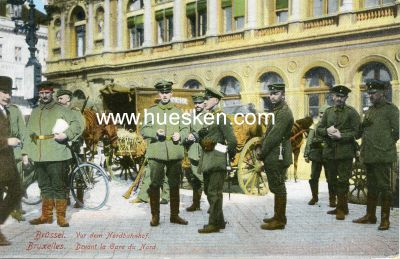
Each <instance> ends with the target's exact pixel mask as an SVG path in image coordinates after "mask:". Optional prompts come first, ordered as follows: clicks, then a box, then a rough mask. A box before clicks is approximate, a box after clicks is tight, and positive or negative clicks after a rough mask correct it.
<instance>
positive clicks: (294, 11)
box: [289, 0, 301, 22]
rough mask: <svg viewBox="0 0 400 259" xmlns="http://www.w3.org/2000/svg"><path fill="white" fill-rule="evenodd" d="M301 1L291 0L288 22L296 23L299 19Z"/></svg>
mask: <svg viewBox="0 0 400 259" xmlns="http://www.w3.org/2000/svg"><path fill="white" fill-rule="evenodd" d="M300 1H301V0H292V7H291V10H290V13H289V22H298V21H300V19H301V3H300Z"/></svg>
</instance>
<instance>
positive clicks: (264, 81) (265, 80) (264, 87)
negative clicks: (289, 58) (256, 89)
mask: <svg viewBox="0 0 400 259" xmlns="http://www.w3.org/2000/svg"><path fill="white" fill-rule="evenodd" d="M258 81H259V82H260V87H261V94H260V97H261V103H262V108H263V110H270V109H271V108H272V107H271V103H270V102H269V100H268V96H269V90H268V86H269V85H270V84H277V83H279V84H281V83H284V81H283V79H282V77H281V76H280V75H279V74H278V73H275V72H267V73H264V74H263V75H262V76H260V79H259V80H258Z"/></svg>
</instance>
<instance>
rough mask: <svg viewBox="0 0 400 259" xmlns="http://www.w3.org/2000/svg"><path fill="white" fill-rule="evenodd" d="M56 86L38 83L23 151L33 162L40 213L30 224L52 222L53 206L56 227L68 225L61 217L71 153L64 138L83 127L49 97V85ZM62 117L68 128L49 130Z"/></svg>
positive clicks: (63, 217) (50, 91)
mask: <svg viewBox="0 0 400 259" xmlns="http://www.w3.org/2000/svg"><path fill="white" fill-rule="evenodd" d="M58 86H59V85H58V84H56V83H52V82H49V81H46V82H42V83H41V84H40V85H39V102H40V103H39V106H38V107H36V108H34V109H33V110H32V113H31V116H30V118H29V121H28V124H27V134H26V138H25V142H24V147H23V153H25V154H28V155H29V157H31V158H32V160H33V161H34V163H35V170H36V173H37V175H38V183H39V188H40V191H41V197H42V215H41V216H40V217H39V218H36V219H33V220H31V221H30V223H31V224H32V225H38V224H47V223H52V222H53V208H54V207H55V209H56V215H57V224H58V225H59V226H60V227H68V226H69V224H68V222H67V220H66V218H65V216H66V215H65V214H66V210H67V195H68V192H69V189H68V186H67V184H66V183H67V181H66V178H67V177H68V175H67V170H66V167H67V165H68V160H69V159H71V158H72V156H71V151H70V150H69V149H68V147H67V146H66V141H69V140H74V139H75V138H77V137H79V135H80V134H81V133H82V131H83V129H82V128H81V124H80V123H79V121H78V120H77V118H76V116H74V114H73V113H71V110H70V109H67V108H65V107H63V106H61V105H60V104H58V103H57V102H56V101H55V100H54V99H53V92H54V89H53V88H54V87H58ZM62 120H63V121H64V123H67V124H68V128H67V129H65V128H66V127H61V128H60V129H59V130H56V129H53V128H54V126H55V125H56V121H61V122H62ZM63 130H64V131H63Z"/></svg>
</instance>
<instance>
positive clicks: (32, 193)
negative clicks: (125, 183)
mask: <svg viewBox="0 0 400 259" xmlns="http://www.w3.org/2000/svg"><path fill="white" fill-rule="evenodd" d="M67 147H68V148H69V149H70V150H71V154H72V157H73V159H72V161H73V162H72V163H71V164H70V169H71V170H69V189H70V191H71V194H72V197H73V199H74V200H75V201H76V202H77V203H78V204H79V205H80V206H81V207H82V208H84V209H89V210H98V209H101V208H102V207H103V206H104V205H105V204H106V203H107V200H108V197H109V186H108V182H109V181H111V177H110V176H109V175H108V174H107V173H106V172H105V171H104V169H103V168H102V167H100V166H98V165H96V164H94V163H92V162H83V161H82V160H81V159H80V158H79V156H78V154H77V153H75V152H74V151H73V150H72V149H71V146H70V145H69V144H67ZM21 164H22V165H21V166H22V168H21V170H20V172H21V179H22V186H23V188H24V195H23V197H22V202H23V203H25V204H28V205H36V204H39V203H40V202H41V197H40V190H39V186H38V184H37V175H36V172H35V170H34V166H33V163H32V162H31V161H30V162H29V164H28V165H23V163H22V162H21ZM78 190H80V191H83V192H84V193H85V196H84V199H83V202H81V201H80V200H79V199H78V198H77V192H78Z"/></svg>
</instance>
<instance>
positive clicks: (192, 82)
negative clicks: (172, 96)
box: [183, 79, 202, 89]
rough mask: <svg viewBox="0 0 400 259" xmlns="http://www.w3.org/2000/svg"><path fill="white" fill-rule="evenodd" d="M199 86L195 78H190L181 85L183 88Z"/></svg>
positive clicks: (196, 87) (197, 87)
mask: <svg viewBox="0 0 400 259" xmlns="http://www.w3.org/2000/svg"><path fill="white" fill-rule="evenodd" d="M201 87H202V85H201V83H200V82H199V81H197V80H196V79H190V80H189V81H187V82H186V83H185V84H184V85H183V88H184V89H200V88H201Z"/></svg>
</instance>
